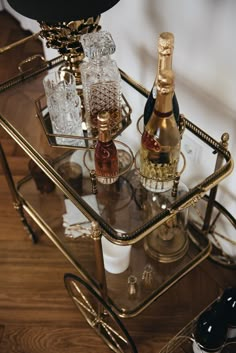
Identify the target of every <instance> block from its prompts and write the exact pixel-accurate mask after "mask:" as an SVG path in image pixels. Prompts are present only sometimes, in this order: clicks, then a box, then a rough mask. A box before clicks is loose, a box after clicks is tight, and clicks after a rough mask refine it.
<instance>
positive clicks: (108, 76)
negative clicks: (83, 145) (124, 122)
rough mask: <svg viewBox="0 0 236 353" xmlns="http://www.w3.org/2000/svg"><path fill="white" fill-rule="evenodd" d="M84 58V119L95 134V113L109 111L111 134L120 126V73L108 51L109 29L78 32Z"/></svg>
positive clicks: (111, 44) (110, 45) (112, 45)
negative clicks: (81, 33) (85, 32)
mask: <svg viewBox="0 0 236 353" xmlns="http://www.w3.org/2000/svg"><path fill="white" fill-rule="evenodd" d="M81 44H82V47H83V50H84V54H85V56H86V57H87V58H88V61H87V62H84V63H83V64H82V65H81V79H82V85H83V95H84V107H85V120H86V123H87V125H88V129H89V130H90V132H91V134H92V136H97V134H98V123H97V115H98V114H99V113H100V112H103V111H107V112H109V113H110V130H111V135H112V136H113V135H116V134H117V133H118V132H119V130H120V128H121V77H120V73H119V70H118V67H117V64H116V62H115V61H114V60H112V59H111V57H110V56H111V54H113V53H114V52H115V49H116V47H115V43H114V41H113V39H112V36H111V34H110V33H109V32H106V31H100V32H97V33H88V34H84V35H83V36H81Z"/></svg>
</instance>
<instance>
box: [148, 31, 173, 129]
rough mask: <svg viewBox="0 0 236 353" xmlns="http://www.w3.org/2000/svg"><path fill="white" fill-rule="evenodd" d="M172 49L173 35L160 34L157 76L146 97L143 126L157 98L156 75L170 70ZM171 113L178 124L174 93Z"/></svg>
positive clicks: (167, 33)
mask: <svg viewBox="0 0 236 353" xmlns="http://www.w3.org/2000/svg"><path fill="white" fill-rule="evenodd" d="M173 49H174V35H173V33H170V32H162V33H161V34H160V36H159V40H158V63H157V74H156V79H155V82H154V85H153V87H152V90H151V92H150V94H149V96H148V99H147V102H146V104H145V107H144V114H143V117H144V125H146V124H147V123H148V121H149V119H150V117H151V114H152V111H153V109H154V104H155V100H156V98H157V80H158V75H159V73H160V72H161V71H163V70H170V69H172V56H173ZM172 104H173V112H174V116H175V120H176V123H177V125H178V123H179V105H178V101H177V98H176V95H175V93H174V94H173V99H172Z"/></svg>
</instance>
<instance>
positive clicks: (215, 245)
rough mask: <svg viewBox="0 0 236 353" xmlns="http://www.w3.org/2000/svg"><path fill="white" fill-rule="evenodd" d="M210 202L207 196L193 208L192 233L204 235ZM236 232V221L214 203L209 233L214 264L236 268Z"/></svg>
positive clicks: (190, 225) (190, 224)
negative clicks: (206, 212)
mask: <svg viewBox="0 0 236 353" xmlns="http://www.w3.org/2000/svg"><path fill="white" fill-rule="evenodd" d="M208 200H209V197H208V196H207V195H206V196H204V198H203V199H202V200H201V201H200V202H199V203H198V204H197V205H196V206H195V207H191V212H190V217H189V219H190V222H189V227H190V231H192V232H198V233H199V232H200V233H203V232H202V227H203V222H204V215H205V210H206V207H207V203H208ZM235 231H236V219H235V218H234V217H233V216H232V215H231V213H230V212H229V211H227V210H226V208H225V207H224V206H222V205H221V204H220V203H219V202H217V201H214V202H213V212H212V217H211V222H210V226H209V231H208V233H207V236H208V239H209V240H210V242H211V243H212V252H211V254H210V258H211V259H212V260H213V261H214V262H216V263H218V264H220V265H222V266H225V267H229V268H236V237H235V238H233V237H232V234H233V235H235ZM204 234H205V233H204ZM204 234H203V235H204ZM233 251H234V254H233Z"/></svg>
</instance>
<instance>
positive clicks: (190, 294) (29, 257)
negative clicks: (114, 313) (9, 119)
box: [0, 12, 236, 353]
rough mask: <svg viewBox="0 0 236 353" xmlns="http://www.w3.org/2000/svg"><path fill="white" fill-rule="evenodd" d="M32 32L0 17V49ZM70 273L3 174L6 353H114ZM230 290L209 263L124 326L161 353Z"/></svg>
mask: <svg viewBox="0 0 236 353" xmlns="http://www.w3.org/2000/svg"><path fill="white" fill-rule="evenodd" d="M28 34H29V33H27V32H25V31H22V30H21V29H20V27H19V24H18V23H17V22H16V21H15V20H14V19H13V18H12V17H11V16H9V15H8V14H7V13H6V12H0V47H3V46H5V45H7V44H9V43H11V42H14V41H16V40H18V39H20V38H22V37H24V36H26V35H28ZM40 51H42V49H41V45H40V43H38V44H36V45H35V44H34V45H32V44H31V45H26V46H25V52H24V53H21V54H22V55H23V57H26V56H27V55H32V54H34V53H36V52H37V53H38V52H40ZM21 54H19V53H16V52H15V51H14V50H11V51H9V53H8V54H7V56H5V55H4V58H3V55H0V80H1V81H3V80H5V79H6V78H8V77H9V75H11V74H13V73H15V72H16V70H17V65H16V62H17V61H20V59H21V58H20V57H19V55H21ZM0 99H1V97H0ZM18 111H19V109H18ZM22 114H23V112H22ZM0 138H1V142H2V145H3V147H4V149H5V152H6V154H7V156H8V160H9V164H10V167H11V168H12V171H13V175H14V178H15V179H16V180H17V179H19V178H21V177H22V176H24V175H25V174H26V173H27V172H28V169H27V164H28V158H27V157H26V156H24V154H23V153H22V152H21V150H20V149H19V148H18V147H17V146H16V144H15V143H14V142H13V141H11V140H10V138H8V137H7V136H6V134H5V133H4V132H3V131H1V130H0ZM65 272H73V273H75V270H74V268H72V266H71V265H70V264H69V263H68V261H67V260H66V259H65V258H64V257H63V256H62V255H61V254H60V252H59V251H58V250H57V249H56V248H55V247H54V245H53V244H52V243H51V242H50V240H49V239H47V237H46V236H45V235H43V236H41V238H40V241H39V243H38V244H32V242H31V240H30V239H29V237H28V236H27V234H26V232H25V230H24V229H23V226H22V224H21V222H20V220H19V217H18V214H17V213H16V211H15V210H14V208H13V205H12V199H11V196H10V194H9V190H8V187H7V183H6V180H5V178H4V175H3V172H2V170H1V169H0V352H1V353H64V352H69V353H78V352H86V353H94V351H96V352H97V353H102V352H103V353H106V352H110V350H109V349H108V348H107V347H106V346H105V345H104V344H103V342H102V341H101V340H100V338H99V337H97V336H96V334H95V333H94V331H93V330H92V329H91V328H90V327H89V326H88V325H87V323H86V322H85V320H84V319H83V318H82V316H81V315H80V313H79V311H78V310H77V309H76V308H75V307H74V304H73V303H72V301H71V299H70V298H69V296H68V294H67V292H66V290H65V288H64V283H63V275H64V273H65ZM228 285H236V272H235V271H232V270H231V271H230V270H228V269H224V268H222V267H220V266H218V265H216V264H213V263H212V262H210V261H208V260H206V261H205V262H204V263H203V264H201V265H200V266H199V267H197V268H196V269H194V270H193V271H192V272H191V273H190V274H189V275H187V276H186V277H185V278H183V279H182V280H181V281H180V282H179V283H178V284H176V285H175V286H173V287H172V288H171V289H170V290H169V291H168V292H167V293H165V294H164V295H163V296H162V297H161V298H160V299H159V300H157V301H156V302H155V303H154V304H152V305H151V306H150V307H149V308H148V309H146V310H145V311H144V313H143V314H141V315H139V316H138V317H137V318H132V319H128V320H127V319H126V320H123V323H124V324H125V325H126V327H127V329H128V331H129V333H130V335H131V336H132V338H133V339H134V341H135V343H136V345H137V348H138V351H139V352H140V353H142V352H143V353H158V352H159V351H160V349H161V348H162V347H163V346H164V344H165V343H167V341H168V340H169V339H170V338H171V337H172V336H173V335H174V334H175V333H177V332H178V331H179V330H180V329H181V328H182V327H183V326H184V325H186V324H187V323H188V321H189V320H191V319H193V317H194V316H195V315H197V314H198V313H199V312H200V311H201V310H202V309H203V308H204V307H205V306H206V305H208V304H209V303H210V302H211V301H212V300H213V299H215V298H216V296H217V295H218V294H219V293H220V291H221V290H222V288H224V287H226V286H228Z"/></svg>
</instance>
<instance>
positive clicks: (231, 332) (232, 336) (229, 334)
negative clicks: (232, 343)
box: [227, 327, 236, 339]
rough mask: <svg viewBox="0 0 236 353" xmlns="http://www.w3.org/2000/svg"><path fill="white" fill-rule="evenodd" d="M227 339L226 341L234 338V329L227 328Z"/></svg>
mask: <svg viewBox="0 0 236 353" xmlns="http://www.w3.org/2000/svg"><path fill="white" fill-rule="evenodd" d="M227 338H228V339H232V338H236V327H229V328H228V332H227Z"/></svg>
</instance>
